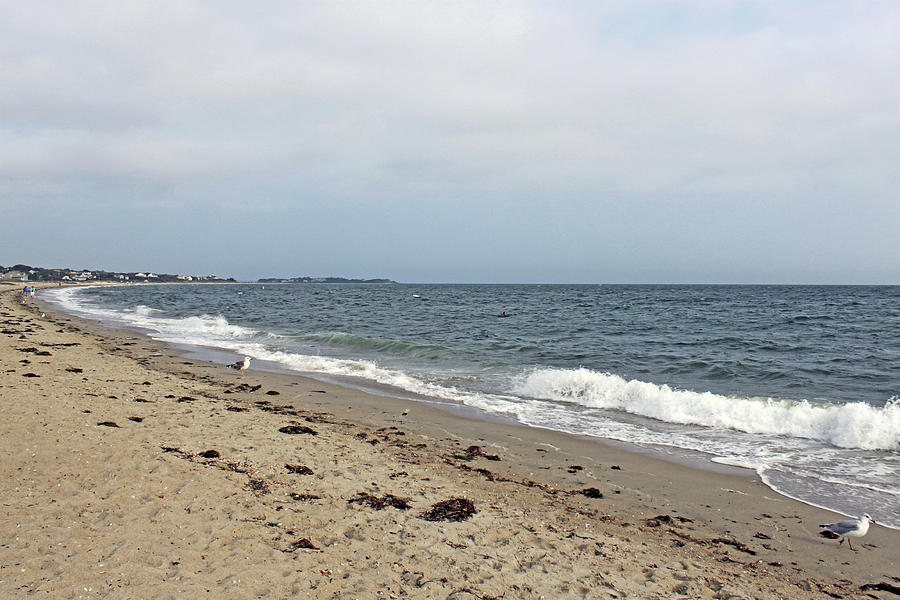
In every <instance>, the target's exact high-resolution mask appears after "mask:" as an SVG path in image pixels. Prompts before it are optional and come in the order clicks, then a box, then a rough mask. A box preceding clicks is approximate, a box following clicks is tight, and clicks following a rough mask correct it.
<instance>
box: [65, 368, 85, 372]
mask: <svg viewBox="0 0 900 600" xmlns="http://www.w3.org/2000/svg"><path fill="white" fill-rule="evenodd" d="M66 371H68V372H69V373H84V369H82V368H80V367H66Z"/></svg>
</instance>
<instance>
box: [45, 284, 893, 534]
mask: <svg viewBox="0 0 900 600" xmlns="http://www.w3.org/2000/svg"><path fill="white" fill-rule="evenodd" d="M44 296H45V297H46V298H47V299H49V300H51V301H53V302H56V303H57V304H58V305H59V306H60V307H62V308H63V309H65V310H68V311H70V312H73V313H75V314H79V315H81V316H86V317H89V318H94V319H97V320H99V321H101V322H104V323H106V324H107V325H112V326H117V327H126V328H132V329H139V330H141V331H144V332H146V333H147V334H148V335H150V336H151V337H153V338H155V339H158V340H162V341H165V342H169V343H173V344H179V345H187V346H192V347H201V348H217V349H221V350H227V351H229V352H233V353H234V354H235V355H246V356H250V357H252V358H253V359H255V360H256V361H257V364H259V363H262V364H263V365H268V366H270V367H279V368H281V369H285V370H290V371H294V372H298V373H302V374H305V375H311V376H314V377H320V378H324V379H329V380H332V381H335V380H337V381H340V382H344V383H349V384H351V385H357V386H360V387H363V388H367V389H371V390H373V391H376V392H378V393H382V394H392V395H396V396H401V397H408V398H413V399H416V400H419V401H424V402H429V401H431V402H441V403H444V404H448V403H449V404H454V405H459V406H465V407H470V408H471V409H474V410H475V411H477V412H478V413H479V414H482V415H485V416H486V417H488V416H491V415H493V416H498V415H502V416H504V417H506V418H511V419H514V420H516V421H518V422H521V423H523V424H525V425H529V426H533V427H540V428H547V429H554V430H558V431H564V432H570V433H574V434H579V435H586V436H593V437H597V438H607V439H614V440H620V441H624V442H630V443H633V444H638V445H642V446H645V447H655V448H660V447H665V448H667V449H668V450H669V451H673V450H674V451H676V452H677V451H678V450H683V451H699V452H702V453H706V455H708V457H709V460H711V461H716V462H722V463H727V464H731V465H737V466H743V467H747V468H751V469H755V470H756V471H757V472H758V473H759V474H760V476H761V478H762V480H763V481H764V482H765V483H766V484H767V485H769V486H770V487H772V488H773V489H774V490H777V491H779V492H781V493H783V494H785V495H787V496H791V497H794V498H797V499H799V500H802V501H804V502H808V503H810V504H814V505H817V506H821V507H824V508H829V509H832V510H835V511H837V512H841V513H844V514H847V515H853V516H856V515H859V514H862V513H863V512H868V513H869V514H871V515H872V516H873V517H874V518H875V519H876V520H877V521H878V522H879V523H882V524H886V525H888V526H891V527H896V528H900V287H897V286H873V287H862V286H650V285H640V286H628V285H622V286H619V285H603V286H598V285H412V284H385V285H381V284H377V285H376V284H265V285H261V284H230V285H225V284H223V285H214V284H212V285H131V286H116V287H99V286H98V287H86V288H62V289H58V290H52V291H48V292H45V293H44ZM503 313H507V314H508V316H506V317H503V316H500V315H502V314H503Z"/></svg>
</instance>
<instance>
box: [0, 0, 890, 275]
mask: <svg viewBox="0 0 900 600" xmlns="http://www.w3.org/2000/svg"><path fill="white" fill-rule="evenodd" d="M898 29H900V9H898V8H897V7H896V5H895V4H894V3H878V2H870V3H864V4H857V3H842V2H836V3H827V4H825V5H821V4H818V3H817V4H815V5H805V4H800V5H797V4H794V3H779V2H768V3H766V2H763V3H749V4H748V3H743V2H720V3H716V4H715V5H713V6H710V5H709V4H708V3H705V2H703V3H695V2H664V3H655V4H651V5H646V4H642V3H624V4H623V3H611V2H609V3H606V2H600V3H590V4H586V5H584V4H580V3H540V2H498V3H482V2H463V1H461V2H453V3H447V2H420V3H409V2H352V3H343V2H321V3H318V2H303V3H268V4H266V5H263V6H259V5H250V4H247V3H242V2H198V1H195V2H174V1H169V2H166V1H164V2H128V3H117V2H93V3H91V2H88V3H78V5H77V6H76V5H74V4H68V3H46V2H29V3H13V4H9V5H7V6H6V7H4V8H2V9H0V40H2V41H0V61H2V64H4V69H3V73H2V75H0V79H2V85H0V112H2V114H3V115H4V116H3V121H2V124H0V173H2V174H3V177H4V178H5V179H6V180H7V181H8V182H12V183H7V184H5V185H6V190H7V193H8V192H9V191H11V190H16V191H20V190H21V189H22V181H25V180H27V181H29V182H33V181H35V180H41V181H44V182H45V183H46V185H49V186H51V187H52V186H53V185H62V186H63V187H65V186H64V184H61V183H60V182H66V181H79V180H82V181H91V182H95V183H96V182H98V181H102V180H105V179H108V180H110V181H115V182H121V181H123V180H129V179H131V180H133V181H135V182H138V184H140V182H149V181H152V182H154V183H153V186H152V187H153V189H155V190H158V189H165V190H172V189H175V190H177V192H178V193H176V194H174V195H173V194H170V193H167V194H160V195H158V196H157V201H158V202H160V203H163V202H167V201H168V202H171V201H172V198H173V197H175V198H179V197H180V198H188V197H193V198H195V199H199V198H202V202H205V203H210V204H215V203H217V202H221V203H223V206H224V205H231V203H232V200H230V198H233V197H235V196H240V195H243V196H244V197H246V196H247V195H249V194H252V193H254V190H258V189H259V186H263V188H264V189H265V190H266V193H265V194H262V195H261V196H262V197H259V195H258V196H257V198H256V200H255V201H256V202H257V204H258V206H259V207H260V208H261V209H264V208H265V207H269V208H270V209H272V210H278V209H281V208H283V207H284V206H285V205H286V204H287V205H290V204H292V203H297V202H303V200H302V199H303V198H309V197H311V196H317V197H323V198H328V199H329V202H331V203H334V204H341V203H343V205H349V204H353V203H366V202H371V203H383V204H389V205H391V206H405V207H407V209H409V207H414V206H421V205H422V204H423V203H425V204H426V205H427V204H432V205H436V204H439V203H442V202H446V201H447V199H448V198H454V199H455V201H458V202H460V203H462V204H463V205H466V204H470V205H473V206H474V205H478V204H479V203H483V202H488V203H500V202H503V199H504V198H509V197H516V198H518V201H519V202H520V204H522V205H527V206H530V207H531V208H532V209H534V210H535V211H536V212H538V213H541V214H544V213H546V212H549V211H545V210H544V208H542V205H545V204H546V203H548V202H555V203H563V204H566V205H567V206H569V207H571V209H572V210H573V211H574V212H578V209H579V208H580V209H581V212H582V214H594V212H593V211H592V210H591V209H590V207H591V206H592V203H597V202H600V203H601V204H604V205H611V204H613V203H623V202H624V203H630V204H632V205H633V206H634V207H636V208H635V210H636V211H638V212H639V213H640V214H641V215H642V217H641V218H645V217H646V215H649V214H652V213H653V211H654V207H653V199H654V198H656V199H658V200H657V201H658V202H661V203H663V202H673V201H681V202H689V203H693V204H692V205H697V206H706V207H709V206H721V205H723V204H725V205H731V206H737V205H740V204H742V203H748V202H751V203H752V202H755V200H754V199H756V198H759V197H769V198H778V199H779V202H782V203H786V204H788V205H789V206H791V207H793V208H794V210H793V212H792V211H791V210H787V211H786V213H787V216H786V217H785V218H789V219H790V218H792V217H791V215H794V214H797V213H798V212H805V211H807V210H819V211H820V212H823V213H824V214H830V213H831V212H833V211H832V210H831V209H830V208H829V207H830V206H832V205H833V204H832V203H834V202H837V201H838V199H841V198H843V199H844V201H845V202H850V201H861V202H863V203H866V204H868V205H874V206H876V207H877V206H880V207H881V209H882V211H881V214H882V216H885V215H886V216H888V217H890V218H893V219H895V221H894V225H897V224H898V223H897V222H896V217H897V212H896V210H893V211H891V206H892V205H891V204H890V203H893V202H895V199H894V196H893V191H892V190H895V189H896V188H897V183H898V177H897V175H896V174H895V173H896V166H895V165H894V164H893V163H894V162H895V160H896V159H895V155H896V151H895V149H896V147H897V144H898V141H900V139H898V138H900V79H898V78H897V77H896V73H897V72H898V67H900V64H898V62H900V58H898V57H900V42H898V40H897V36H896V31H897V30H898ZM16 182H18V183H16ZM223 182H226V183H227V186H226V185H224V184H223ZM140 185H142V184H140ZM91 186H92V188H91V189H92V190H93V191H94V192H96V191H97V190H99V189H102V184H97V185H96V186H95V185H94V184H91ZM224 187H227V189H226V190H223V188H224ZM111 189H112V188H111ZM204 190H205V191H204ZM220 192H221V193H220ZM152 196H153V194H152V193H150V192H148V193H147V199H148V200H147V201H152V200H151V198H152ZM678 199H680V200H678ZM197 201H201V200H197ZM348 203H349V204H348ZM638 209H640V210H638ZM413 212H414V211H413ZM658 212H660V213H661V212H664V211H658ZM780 212H785V211H780ZM874 212H875V213H876V214H877V213H878V210H875V211H874ZM635 218H637V217H635ZM837 222H838V221H837V220H832V221H829V226H831V227H835V226H836V225H837ZM710 226H711V227H715V226H717V223H715V222H711V223H710ZM718 226H720V227H724V226H725V224H724V223H719V224H718ZM882 226H883V225H882ZM891 268H893V269H895V270H896V269H897V265H896V264H893V265H892V266H891Z"/></svg>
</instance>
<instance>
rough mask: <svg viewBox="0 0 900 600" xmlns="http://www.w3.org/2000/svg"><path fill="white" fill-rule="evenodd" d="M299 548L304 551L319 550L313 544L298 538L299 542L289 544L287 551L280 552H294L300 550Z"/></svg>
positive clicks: (305, 539)
mask: <svg viewBox="0 0 900 600" xmlns="http://www.w3.org/2000/svg"><path fill="white" fill-rule="evenodd" d="M301 548H302V549H304V550H318V549H319V548H318V546H316V545H315V544H313V543H312V542H311V541H309V540H308V539H307V538H300V539H299V540H297V541H295V542H291V545H290V546H288V549H287V550H282V552H294V551H296V550H300V549H301Z"/></svg>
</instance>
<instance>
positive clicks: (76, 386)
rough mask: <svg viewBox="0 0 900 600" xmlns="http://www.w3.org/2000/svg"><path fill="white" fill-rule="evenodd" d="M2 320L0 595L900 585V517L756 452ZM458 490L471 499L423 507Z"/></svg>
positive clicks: (57, 323)
mask: <svg viewBox="0 0 900 600" xmlns="http://www.w3.org/2000/svg"><path fill="white" fill-rule="evenodd" d="M0 331H2V334H0V409H2V414H3V418H2V420H0V456H2V461H0V470H2V473H0V474H2V477H0V485H2V490H0V505H2V511H0V519H2V522H0V598H32V597H47V598H106V597H109V598H179V599H180V598H342V599H343V598H372V599H379V598H452V599H459V600H465V599H477V598H480V599H488V598H505V599H514V598H548V599H549V598H823V597H828V596H830V597H834V598H896V597H898V596H897V595H898V591H900V590H898V586H900V578H898V575H900V570H898V564H897V561H898V557H900V551H898V550H900V532H897V531H895V530H890V529H885V528H883V527H873V528H872V529H871V530H870V532H869V534H868V535H867V536H866V537H865V538H863V539H862V540H858V541H857V542H856V543H854V547H856V548H858V551H855V552H853V551H850V550H849V549H848V548H847V545H846V544H844V545H842V546H838V544H837V542H836V541H832V540H826V539H823V538H821V537H819V536H818V535H817V527H816V526H817V524H819V523H826V522H830V521H832V520H835V519H837V518H839V515H835V514H832V513H828V512H827V511H823V510H819V509H816V508H813V507H810V506H807V505H804V504H801V503H798V502H795V501H792V500H790V499H787V498H784V497H781V496H779V495H777V494H775V493H773V492H772V491H771V490H769V489H768V488H766V487H765V486H764V485H762V484H761V483H760V482H759V481H758V480H757V478H756V477H755V476H752V475H753V474H752V473H747V472H744V471H739V470H736V469H730V470H724V469H723V470H720V471H719V472H712V471H708V470H698V469H693V468H689V467H687V466H684V465H680V464H676V463H673V462H670V461H665V460H660V459H658V458H654V457H651V456H648V455H645V454H642V453H636V452H629V451H625V450H624V449H622V448H618V447H614V446H610V445H606V444H602V443H599V442H597V441H594V440H587V439H580V438H577V437H573V436H566V435H561V434H555V433H553V432H549V431H543V430H538V429H530V428H525V427H521V426H516V425H512V424H504V423H496V422H486V421H480V420H475V419H469V418H466V417H464V416H461V415H458V414H453V413H451V412H446V411H443V410H440V409H438V408H436V407H434V406H430V405H426V404H422V403H415V402H409V401H403V400H398V399H392V398H384V397H379V396H373V395H369V394H366V393H364V392H361V391H358V390H354V389H349V388H343V387H337V386H333V385H329V384H325V383H321V382H318V381H315V380H311V379H306V378H302V377H298V376H288V375H279V374H272V373H264V372H259V371H254V370H250V371H247V372H245V373H237V372H235V371H232V370H230V369H227V368H225V367H224V366H222V365H215V364H211V363H205V362H202V361H197V360H188V359H185V358H183V357H181V356H180V355H179V354H178V352H176V351H175V350H173V349H170V348H167V347H165V346H163V345H161V344H158V343H155V342H153V341H151V340H149V339H146V338H144V337H142V336H140V335H139V334H136V333H130V332H124V331H115V330H108V329H103V328H101V327H99V326H98V325H95V324H92V323H89V322H86V321H81V320H79V319H77V318H74V317H71V316H68V315H65V314H60V313H55V312H51V311H50V310H48V309H47V308H46V307H44V306H42V305H40V304H37V305H35V304H28V305H26V306H23V305H22V304H21V293H18V292H16V290H12V291H7V292H3V293H0ZM285 428H287V429H285ZM471 446H476V447H477V448H472V450H471V451H467V450H466V449H467V448H469V447H471ZM585 490H587V491H585ZM601 495H602V496H601ZM596 496H599V497H596ZM451 499H464V500H465V501H463V500H459V501H457V504H456V505H454V506H453V507H451V508H457V509H465V508H467V507H468V502H469V501H470V502H471V506H472V508H474V510H475V512H474V514H471V516H469V515H467V514H466V513H465V511H464V510H463V511H462V512H463V514H462V515H460V516H467V517H468V518H466V519H465V520H459V521H453V520H449V521H448V520H428V519H427V517H428V516H429V511H431V509H432V506H433V505H435V504H437V503H440V502H443V501H447V500H451ZM447 512H449V513H451V514H450V516H452V513H453V511H444V512H442V511H440V510H438V511H435V514H433V515H432V517H431V518H441V517H442V516H448V515H447ZM874 516H875V517H876V519H877V515H874ZM865 586H876V587H865ZM892 586H893V590H894V591H891V588H892Z"/></svg>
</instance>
